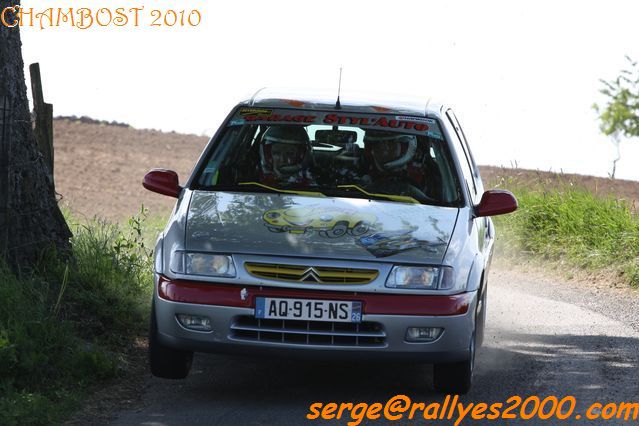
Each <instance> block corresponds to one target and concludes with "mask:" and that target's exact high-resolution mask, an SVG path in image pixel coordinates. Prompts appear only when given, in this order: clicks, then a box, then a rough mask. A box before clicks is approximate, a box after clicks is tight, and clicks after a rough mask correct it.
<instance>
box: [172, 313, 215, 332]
mask: <svg viewBox="0 0 639 426" xmlns="http://www.w3.org/2000/svg"><path fill="white" fill-rule="evenodd" d="M176 318H177V320H178V322H179V323H180V325H182V327H184V328H188V329H189V330H195V331H211V330H213V329H212V328H211V319H210V318H209V317H202V316H199V315H187V314H177V315H176Z"/></svg>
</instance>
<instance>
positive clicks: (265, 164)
mask: <svg viewBox="0 0 639 426" xmlns="http://www.w3.org/2000/svg"><path fill="white" fill-rule="evenodd" d="M309 153H310V140H309V137H308V134H307V133H306V130H305V129H304V128H303V127H299V126H271V127H269V128H268V129H267V130H266V131H265V132H264V135H263V136H262V140H261V145H260V166H261V168H262V172H263V173H264V174H265V175H272V176H274V177H276V178H277V179H279V180H285V179H288V178H289V177H291V176H294V175H296V174H299V173H300V172H301V171H302V170H303V169H304V167H305V165H306V163H307V162H308V159H309Z"/></svg>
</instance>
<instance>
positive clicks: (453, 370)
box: [433, 334, 475, 395]
mask: <svg viewBox="0 0 639 426" xmlns="http://www.w3.org/2000/svg"><path fill="white" fill-rule="evenodd" d="M474 367H475V335H474V334H473V337H472V338H471V339H470V358H469V359H468V360H466V361H461V362H452V363H446V364H435V365H434V366H433V384H434V387H435V391H437V392H439V393H442V394H450V395H463V394H466V393H468V391H469V390H470V387H471V385H472V383H473V369H474Z"/></svg>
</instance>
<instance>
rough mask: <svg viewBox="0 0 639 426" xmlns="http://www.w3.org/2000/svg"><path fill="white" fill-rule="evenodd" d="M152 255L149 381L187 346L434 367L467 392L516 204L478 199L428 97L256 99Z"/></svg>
mask: <svg viewBox="0 0 639 426" xmlns="http://www.w3.org/2000/svg"><path fill="white" fill-rule="evenodd" d="M144 187H145V188H147V189H149V190H151V191H154V192H158V193H160V194H164V195H169V196H173V197H175V198H177V203H176V205H175V208H174V210H173V213H172V215H171V218H170V219H169V222H168V224H167V226H166V228H165V230H164V231H163V232H162V234H161V235H160V238H159V239H158V242H157V245H156V250H155V291H154V296H153V304H152V314H151V328H150V338H149V356H150V364H151V371H152V373H153V374H154V375H156V376H159V377H165V378H184V377H186V376H187V374H188V373H189V369H190V365H191V361H192V358H193V352H194V351H207V352H225V353H228V352H231V353H248V354H253V355H258V354H259V355H283V356H286V357H293V356H300V357H317V358H321V359H327V357H330V358H333V359H337V358H349V357H351V358H356V359H359V360H361V359H389V360H397V359H407V360H412V361H417V362H425V363H433V364H434V375H433V377H434V387H435V389H436V390H438V391H441V392H445V393H465V392H467V391H468V389H469V388H470V386H471V382H472V375H473V365H474V358H475V348H476V347H478V346H479V345H480V344H481V342H482V339H483V332H484V323H485V318H486V295H487V282H488V279H487V278H488V271H489V268H490V263H491V257H492V251H493V242H494V238H495V230H494V227H493V223H492V221H491V219H490V218H489V216H492V215H498V214H504V213H509V212H512V211H514V210H515V209H516V208H517V201H516V200H515V198H514V197H513V195H512V194H511V193H509V192H507V191H499V190H492V191H486V192H484V188H483V185H482V181H481V179H480V176H479V172H478V169H477V166H476V165H475V162H474V160H473V156H472V154H471V152H470V149H469V146H468V142H467V140H466V136H465V135H464V132H463V131H462V128H461V126H460V124H459V122H458V120H457V118H456V117H455V114H454V113H453V111H452V110H451V109H450V108H448V107H446V106H444V105H439V104H435V103H431V102H427V103H424V102H422V100H402V101H397V98H389V99H380V98H374V99H373V98H362V97H348V96H342V98H341V99H340V98H338V100H337V101H335V98H331V97H330V96H326V95H323V94H315V95H313V96H301V95H298V94H295V95H292V94H290V93H282V92H279V93H278V92H276V91H272V90H270V91H269V90H261V91H259V92H257V93H256V94H255V95H254V96H253V97H252V98H250V99H249V100H246V101H244V102H241V103H240V104H239V105H237V106H236V107H235V108H234V109H233V110H232V111H231V113H230V114H229V116H228V117H227V118H226V120H225V121H224V123H223V124H222V126H221V127H220V129H219V130H218V131H217V133H216V134H215V135H214V136H213V138H212V139H211V141H210V142H209V144H208V145H207V147H206V149H205V150H204V152H203V154H202V156H201V158H200V159H199V161H198V163H197V165H196V167H195V168H194V172H193V174H192V175H191V176H190V178H189V179H188V181H187V182H186V184H185V186H184V187H181V186H179V183H178V176H177V174H176V173H175V172H172V171H170V170H163V169H155V170H152V171H150V172H149V173H148V174H147V175H146V176H145V178H144Z"/></svg>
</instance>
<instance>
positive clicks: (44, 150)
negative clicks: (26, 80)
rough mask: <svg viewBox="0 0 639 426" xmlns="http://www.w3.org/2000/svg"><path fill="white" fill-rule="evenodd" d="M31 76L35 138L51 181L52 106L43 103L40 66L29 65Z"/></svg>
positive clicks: (36, 64)
mask: <svg viewBox="0 0 639 426" xmlns="http://www.w3.org/2000/svg"><path fill="white" fill-rule="evenodd" d="M29 73H30V74H31V92H32V93H33V110H34V112H35V129H34V133H35V137H36V142H37V144H38V150H39V151H40V153H41V154H42V156H43V157H44V162H45V163H46V165H47V167H48V168H49V170H48V172H49V177H50V179H51V182H54V180H53V176H54V175H53V105H51V104H47V103H45V102H44V95H43V92H42V79H41V77H40V64H38V63H35V64H31V65H29Z"/></svg>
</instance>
